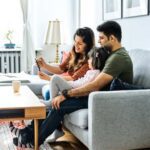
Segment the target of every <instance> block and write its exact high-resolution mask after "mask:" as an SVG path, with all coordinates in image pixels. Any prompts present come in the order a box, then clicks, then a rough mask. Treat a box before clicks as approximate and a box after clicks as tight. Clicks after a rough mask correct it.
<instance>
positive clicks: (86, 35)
mask: <svg viewBox="0 0 150 150" xmlns="http://www.w3.org/2000/svg"><path fill="white" fill-rule="evenodd" d="M76 36H79V37H81V38H82V39H83V42H84V43H85V44H86V47H85V52H84V55H83V54H80V53H76V51H75V46H74V45H73V48H72V59H71V61H70V62H69V69H68V70H69V71H72V70H76V69H77V68H79V67H81V66H82V65H83V64H84V63H86V62H87V60H88V52H89V51H90V50H91V49H92V48H93V46H94V45H95V37H94V32H93V30H92V29H91V28H89V27H84V28H79V29H77V30H76V32H75V34H74V40H75V37H76Z"/></svg>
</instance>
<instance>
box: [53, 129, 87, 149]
mask: <svg viewBox="0 0 150 150" xmlns="http://www.w3.org/2000/svg"><path fill="white" fill-rule="evenodd" d="M64 131H65V135H64V136H63V137H61V138H59V139H58V140H57V141H56V142H54V143H51V144H50V145H51V147H52V148H53V149H54V150H88V148H87V147H86V146H84V145H83V144H82V143H81V142H80V141H79V140H78V139H77V138H76V137H75V136H73V135H72V134H71V133H70V132H69V131H67V130H64Z"/></svg>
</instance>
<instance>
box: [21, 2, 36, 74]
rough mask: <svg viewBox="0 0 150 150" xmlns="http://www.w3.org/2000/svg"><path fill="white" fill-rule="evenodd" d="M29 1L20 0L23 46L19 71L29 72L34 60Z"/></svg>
mask: <svg viewBox="0 0 150 150" xmlns="http://www.w3.org/2000/svg"><path fill="white" fill-rule="evenodd" d="M29 1H30V0H20V4H21V8H22V14H23V23H24V29H23V45H22V55H21V70H23V71H26V72H28V71H31V66H32V64H33V63H34V58H35V48H34V44H33V39H32V34H31V33H32V31H31V19H30V15H31V14H29V12H30V10H29V9H30V7H29Z"/></svg>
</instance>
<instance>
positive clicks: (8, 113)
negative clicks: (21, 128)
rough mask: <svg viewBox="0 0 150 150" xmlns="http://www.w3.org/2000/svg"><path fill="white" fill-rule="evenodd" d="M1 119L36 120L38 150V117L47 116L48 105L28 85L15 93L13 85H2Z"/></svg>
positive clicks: (35, 140)
mask: <svg viewBox="0 0 150 150" xmlns="http://www.w3.org/2000/svg"><path fill="white" fill-rule="evenodd" d="M0 91H1V92H0V120H30V119H33V120H34V134H35V135H34V136H35V137H34V138H35V139H34V142H35V148H34V149H35V150H38V119H44V118H45V117H46V107H45V105H44V104H42V103H41V102H40V101H39V99H38V97H37V96H36V95H35V94H34V93H33V92H32V91H31V90H30V89H29V88H28V87H27V86H21V89H20V92H19V93H13V89H12V86H0Z"/></svg>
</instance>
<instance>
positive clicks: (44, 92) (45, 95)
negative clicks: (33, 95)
mask: <svg viewBox="0 0 150 150" xmlns="http://www.w3.org/2000/svg"><path fill="white" fill-rule="evenodd" d="M42 96H43V98H44V100H49V99H50V92H49V84H46V85H44V86H43V87H42Z"/></svg>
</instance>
